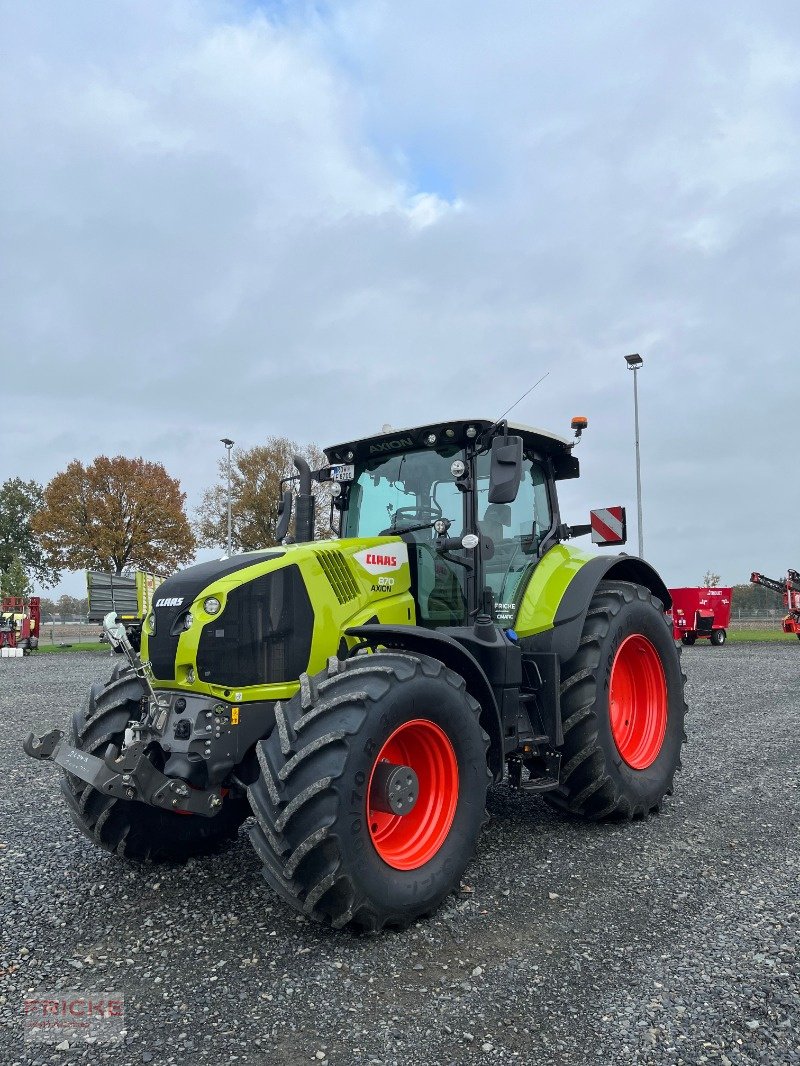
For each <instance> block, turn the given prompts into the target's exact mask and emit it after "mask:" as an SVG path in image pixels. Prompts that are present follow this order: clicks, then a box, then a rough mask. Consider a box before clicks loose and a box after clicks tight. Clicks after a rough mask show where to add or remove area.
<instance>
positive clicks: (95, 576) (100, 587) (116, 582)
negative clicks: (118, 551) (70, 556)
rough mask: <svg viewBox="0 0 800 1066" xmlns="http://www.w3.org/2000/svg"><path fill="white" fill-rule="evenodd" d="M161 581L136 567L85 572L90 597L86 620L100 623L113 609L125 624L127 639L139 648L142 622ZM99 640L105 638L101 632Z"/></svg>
mask: <svg viewBox="0 0 800 1066" xmlns="http://www.w3.org/2000/svg"><path fill="white" fill-rule="evenodd" d="M163 580H164V578H163V577H161V576H159V575H158V574H149V573H147V571H145V570H137V571H136V572H135V573H133V574H108V573H104V572H103V571H100V570H87V571H86V594H87V596H88V599H89V615H88V617H89V621H90V622H98V623H102V621H103V619H104V618H105V617H106V615H108V614H109V612H111V611H113V612H114V614H116V616H117V620H118V621H120V622H122V624H123V625H124V626H125V631H126V632H127V634H128V640H129V641H130V642H131V644H132V645H133V646H134V647H135V648H139V646H140V644H141V640H142V625H143V623H144V620H145V618H146V617H147V615H148V614H149V613H150V609H151V607H152V603H153V594H154V593H155V591H156V589H157V588H158V586H159V585H160V584H161V582H162V581H163ZM100 639H101V640H106V639H107V638H106V636H105V633H104V632H103V633H101V635H100Z"/></svg>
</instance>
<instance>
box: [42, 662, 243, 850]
mask: <svg viewBox="0 0 800 1066" xmlns="http://www.w3.org/2000/svg"><path fill="white" fill-rule="evenodd" d="M142 692H143V689H142V685H141V682H140V681H139V680H138V678H137V677H136V675H135V674H134V673H133V671H132V670H130V669H128V668H126V669H120V667H115V668H114V671H113V673H112V675H111V679H110V680H109V681H108V682H107V683H106V684H103V683H102V682H99V681H98V682H95V684H94V685H92V687H91V690H90V692H89V698H88V700H87V701H86V703H85V704H84V707H83V708H82V709H81V710H80V711H76V712H75V714H73V716H72V725H71V728H70V738H69V739H70V742H71V743H72V744H73V745H74V746H75V747H76V748H80V750H81V751H86V752H89V753H90V754H92V755H97V756H98V757H99V758H102V756H103V755H104V753H105V750H106V748H107V747H108V745H109V744H115V745H117V747H119V746H120V745H121V744H122V741H123V738H124V735H125V727H126V726H127V724H128V722H129V721H130V720H131V719H132V718H138V716H139V700H140V698H141V696H142ZM61 791H62V792H63V794H64V797H65V798H66V801H67V804H68V806H69V810H70V814H71V815H72V819H73V821H74V822H75V824H76V825H77V826H78V828H79V829H80V830H81V832H82V833H84V834H85V835H86V836H87V837H88V838H89V839H90V840H91V841H92V843H93V844H97V845H98V846H99V847H101V848H103V849H104V850H105V851H110V852H113V853H115V854H117V855H120V856H122V857H124V858H126V859H134V860H136V861H139V862H145V861H150V862H165V863H183V862H186V860H187V859H189V858H192V857H193V856H196V855H208V854H211V853H213V852H216V851H218V850H219V849H220V847H221V846H222V845H223V844H226V843H227V842H228V841H230V840H235V839H236V837H237V835H238V831H239V826H240V825H241V824H242V822H243V821H244V820H245V818H246V817H248V815H249V813H250V810H249V806H248V803H247V800H246V799H245V798H244V797H232V796H228V797H226V799H225V800H224V802H223V805H222V809H221V810H220V812H219V813H218V814H217V815H215V816H214V817H213V818H205V817H203V816H202V815H187V814H176V813H174V812H172V811H162V810H159V809H158V808H157V807H150V806H148V805H147V804H144V803H139V802H137V801H135V800H123V799H117V798H115V797H114V796H108V795H106V794H104V793H102V792H99V791H98V790H97V789H96V788H93V787H92V786H91V785H89V784H87V783H86V782H85V781H82V780H81V779H80V778H78V777H75V776H73V775H72V774H68V773H66V772H65V773H64V777H63V779H62V781H61Z"/></svg>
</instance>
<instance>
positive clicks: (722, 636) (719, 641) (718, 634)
mask: <svg viewBox="0 0 800 1066" xmlns="http://www.w3.org/2000/svg"><path fill="white" fill-rule="evenodd" d="M727 637H728V634H727V633H726V632H725V630H724V629H712V631H711V637H710V638H709V639H710V640H711V643H712V644H714V645H715V646H716V647H717V648H721V647H722V645H723V644H724V643H725V641H726V640H727Z"/></svg>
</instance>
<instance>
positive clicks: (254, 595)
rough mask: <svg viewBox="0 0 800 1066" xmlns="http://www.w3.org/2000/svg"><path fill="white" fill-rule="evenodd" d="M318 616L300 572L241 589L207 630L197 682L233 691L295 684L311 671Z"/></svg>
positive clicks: (279, 573) (291, 570)
mask: <svg viewBox="0 0 800 1066" xmlns="http://www.w3.org/2000/svg"><path fill="white" fill-rule="evenodd" d="M313 628H314V612H313V610H312V608H311V601H310V600H309V598H308V593H307V592H306V587H305V585H304V583H303V579H302V577H301V575H300V570H299V568H298V567H297V566H285V567H282V568H281V569H280V570H274V571H273V572H272V573H270V574H265V575H264V576H263V577H259V578H257V579H256V580H255V581H249V582H248V583H247V584H246V585H240V586H239V588H236V589H234V590H233V591H232V592H230V593H229V594H228V596H227V599H226V601H225V609H224V610H223V611H222V613H221V614H220V615H218V617H217V618H215V619H214V621H213V622H208V623H207V624H206V625H205V626H204V627H203V632H202V633H201V635H200V644H199V647H198V651H197V670H198V680H199V681H206V682H208V683H210V684H213V685H227V686H229V687H231V688H233V687H235V686H244V685H273V684H277V683H279V682H281V681H296V680H297V679H298V678H299V676H300V674H301V673H303V671H304V670H305V669H306V668H307V667H308V660H309V656H310V654H311V637H312V634H313Z"/></svg>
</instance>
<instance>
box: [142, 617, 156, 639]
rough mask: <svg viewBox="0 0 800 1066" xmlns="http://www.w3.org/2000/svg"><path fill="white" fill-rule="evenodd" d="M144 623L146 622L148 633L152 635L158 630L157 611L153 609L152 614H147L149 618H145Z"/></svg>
mask: <svg viewBox="0 0 800 1066" xmlns="http://www.w3.org/2000/svg"><path fill="white" fill-rule="evenodd" d="M144 624H145V628H146V629H147V632H148V635H149V636H151V637H152V635H153V634H154V633H155V631H156V612H155V611H151V612H150V614H149V615H148V616H147V618H145V620H144Z"/></svg>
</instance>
